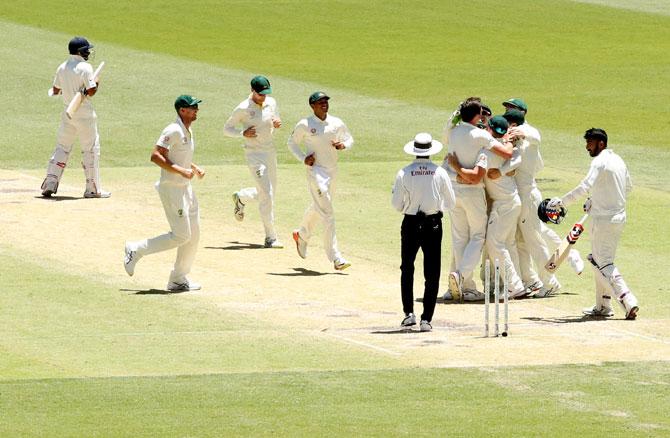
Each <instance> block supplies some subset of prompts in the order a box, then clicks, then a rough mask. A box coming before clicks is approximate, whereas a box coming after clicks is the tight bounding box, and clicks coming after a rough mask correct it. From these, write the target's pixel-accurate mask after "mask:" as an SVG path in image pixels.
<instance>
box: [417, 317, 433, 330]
mask: <svg viewBox="0 0 670 438" xmlns="http://www.w3.org/2000/svg"><path fill="white" fill-rule="evenodd" d="M419 330H420V331H422V332H432V331H433V326H432V325H430V322H428V321H426V320H425V319H422V320H421V324H419Z"/></svg>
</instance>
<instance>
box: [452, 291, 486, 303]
mask: <svg viewBox="0 0 670 438" xmlns="http://www.w3.org/2000/svg"><path fill="white" fill-rule="evenodd" d="M447 293H448V292H447ZM461 296H462V297H463V301H467V302H470V303H471V302H474V301H484V297H485V296H484V294H483V293H482V292H479V291H478V290H474V289H463V293H462V294H461Z"/></svg>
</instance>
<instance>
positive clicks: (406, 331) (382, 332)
mask: <svg viewBox="0 0 670 438" xmlns="http://www.w3.org/2000/svg"><path fill="white" fill-rule="evenodd" d="M417 327H418V325H417ZM412 333H414V334H416V333H422V332H420V331H419V330H418V328H417V329H416V330H412V329H410V328H406V329H396V328H394V329H389V330H373V331H371V332H370V334H371V335H408V334H409V335H411V334H412Z"/></svg>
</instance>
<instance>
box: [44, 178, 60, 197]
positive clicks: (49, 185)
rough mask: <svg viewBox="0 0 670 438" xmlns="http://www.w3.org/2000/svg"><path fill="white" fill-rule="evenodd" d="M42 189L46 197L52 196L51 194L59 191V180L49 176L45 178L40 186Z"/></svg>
mask: <svg viewBox="0 0 670 438" xmlns="http://www.w3.org/2000/svg"><path fill="white" fill-rule="evenodd" d="M40 189H41V190H42V196H44V197H45V198H51V195H55V194H56V192H57V191H58V181H54V180H53V179H49V178H44V181H43V182H42V186H41V187H40Z"/></svg>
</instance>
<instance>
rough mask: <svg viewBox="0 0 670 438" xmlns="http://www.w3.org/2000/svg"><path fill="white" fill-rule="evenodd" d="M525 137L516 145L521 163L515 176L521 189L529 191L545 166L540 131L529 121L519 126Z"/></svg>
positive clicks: (521, 190) (534, 185)
mask: <svg viewBox="0 0 670 438" xmlns="http://www.w3.org/2000/svg"><path fill="white" fill-rule="evenodd" d="M519 129H521V131H522V132H523V134H524V136H525V138H524V139H523V140H521V141H519V142H518V145H516V146H517V147H518V148H519V151H520V153H521V165H520V166H519V167H518V168H517V169H516V174H515V175H514V178H515V179H516V184H517V186H518V188H519V191H520V192H522V193H529V192H530V191H531V190H532V189H534V188H535V187H536V183H535V176H536V175H537V174H538V173H539V172H540V171H541V170H542V169H543V168H544V161H543V160H542V155H541V154H540V143H541V141H542V138H541V136H540V131H538V130H537V129H535V128H534V127H533V126H531V125H529V124H528V123H524V124H523V125H520V126H519Z"/></svg>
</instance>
